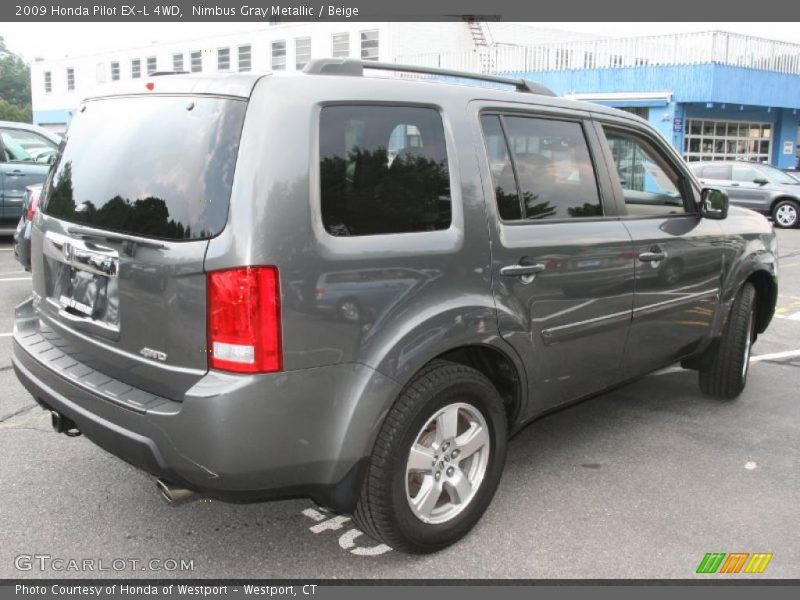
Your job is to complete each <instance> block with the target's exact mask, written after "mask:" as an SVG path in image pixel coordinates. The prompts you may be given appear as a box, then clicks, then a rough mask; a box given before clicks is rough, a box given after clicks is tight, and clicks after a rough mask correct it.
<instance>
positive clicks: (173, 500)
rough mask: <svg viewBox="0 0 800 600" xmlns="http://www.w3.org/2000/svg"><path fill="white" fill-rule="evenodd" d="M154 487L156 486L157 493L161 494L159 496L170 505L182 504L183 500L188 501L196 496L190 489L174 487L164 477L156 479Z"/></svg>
mask: <svg viewBox="0 0 800 600" xmlns="http://www.w3.org/2000/svg"><path fill="white" fill-rule="evenodd" d="M156 488H158V493H159V494H161V497H162V498H164V500H166V501H167V504H169V505H170V506H178V505H179V504H184V503H185V502H190V501H192V500H194V499H195V498H197V493H195V492H193V491H192V490H187V489H185V488H180V487H176V486H174V485H172V484H171V483H170V482H169V481H167V480H166V479H157V480H156Z"/></svg>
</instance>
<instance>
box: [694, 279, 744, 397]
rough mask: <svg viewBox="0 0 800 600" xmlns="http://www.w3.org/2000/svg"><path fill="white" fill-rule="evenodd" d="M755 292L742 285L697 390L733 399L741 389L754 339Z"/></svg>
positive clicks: (703, 368)
mask: <svg viewBox="0 0 800 600" xmlns="http://www.w3.org/2000/svg"><path fill="white" fill-rule="evenodd" d="M755 308H756V290H755V288H754V287H753V285H752V284H751V283H745V284H744V285H743V286H742V288H741V289H740V290H739V294H738V295H737V296H736V300H734V302H733V306H732V307H731V312H730V315H728V322H727V323H725V328H724V330H723V332H722V336H721V337H720V339H719V342H718V344H717V345H716V346H715V347H714V349H713V351H712V354H711V355H710V356H708V357H707V359H706V360H704V361H703V363H704V364H703V366H702V367H701V368H700V389H701V390H702V392H703V393H704V394H707V395H709V396H717V397H718V398H725V399H731V398H735V397H736V396H738V395H739V394H741V393H742V390H744V386H745V384H746V383H747V372H748V371H749V368H750V349H751V348H752V346H753V341H754V340H755Z"/></svg>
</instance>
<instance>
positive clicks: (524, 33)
mask: <svg viewBox="0 0 800 600" xmlns="http://www.w3.org/2000/svg"><path fill="white" fill-rule="evenodd" d="M489 27H490V30H491V33H492V38H493V41H494V42H496V43H500V44H519V43H531V42H532V41H533V40H536V41H537V42H541V41H554V40H556V39H557V38H558V39H561V40H564V41H567V40H574V39H575V38H576V37H584V36H583V35H582V34H574V33H567V32H561V31H556V30H551V29H542V28H540V27H536V26H532V25H528V24H520V23H516V24H515V23H491V24H490V25H489ZM374 29H377V30H378V32H379V57H378V59H379V60H382V61H389V62H391V61H394V60H395V59H397V58H398V57H401V56H404V55H415V54H420V53H424V52H449V51H458V50H462V51H465V50H467V51H468V50H473V49H474V43H473V40H472V36H471V34H470V32H469V28H468V27H467V25H466V24H465V23H463V22H461V21H451V22H434V23H385V22H383V23H350V22H318V23H278V24H272V25H261V26H254V27H253V28H252V29H250V30H246V31H242V32H238V33H234V34H225V35H219V36H213V37H204V38H202V39H196V40H188V41H182V42H175V43H155V44H150V45H146V46H140V47H136V48H127V49H121V50H118V51H112V52H103V53H100V54H94V55H83V56H74V57H64V58H52V59H45V60H37V61H35V62H34V63H33V64H32V65H31V90H32V96H33V112H34V122H37V123H42V122H49V123H60V122H63V123H66V122H67V121H68V120H69V114H68V113H69V111H72V110H74V109H75V108H76V107H77V106H78V105H79V104H80V102H81V100H82V99H83V98H85V97H87V96H92V95H98V94H104V93H112V92H113V91H114V88H115V87H116V84H115V82H112V81H111V63H112V62H119V65H120V82H121V83H124V82H130V81H131V79H132V78H131V60H132V59H136V58H138V59H140V60H141V73H142V85H144V83H145V80H146V76H147V58H148V57H150V56H155V57H156V58H157V61H158V62H157V68H158V70H160V71H170V70H172V55H173V54H174V53H177V52H181V53H183V61H184V63H183V64H184V69H185V70H189V67H190V53H191V52H193V51H197V50H201V51H202V52H203V72H204V73H216V72H217V71H218V69H217V49H218V48H223V47H227V48H230V51H231V52H230V70H231V71H237V70H238V56H237V48H238V46H240V45H244V44H250V45H251V60H252V71H254V72H265V71H269V70H271V44H272V42H273V41H276V40H285V41H286V69H287V70H288V71H292V70H294V69H295V63H296V61H295V40H296V39H297V38H301V37H310V38H311V56H312V58H322V57H326V56H331V54H332V49H331V44H332V35H333V34H335V33H344V32H348V33H349V34H350V57H351V58H361V32H362V31H368V30H374ZM68 68H74V69H75V90H74V91H68V90H67V69H68ZM45 71H50V73H51V77H52V91H51V92H50V93H45V91H44V73H45Z"/></svg>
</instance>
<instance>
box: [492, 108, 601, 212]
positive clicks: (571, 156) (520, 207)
mask: <svg viewBox="0 0 800 600" xmlns="http://www.w3.org/2000/svg"><path fill="white" fill-rule="evenodd" d="M481 121H482V125H483V132H484V140H485V143H486V150H487V155H488V157H489V166H490V170H491V172H492V182H493V187H494V190H495V198H496V201H497V206H498V211H499V213H500V216H501V218H502V219H503V220H505V221H514V220H519V219H521V220H542V219H569V218H580V217H598V216H602V215H603V209H602V206H601V203H600V194H599V191H598V187H597V178H596V176H595V171H594V165H593V163H592V159H591V155H590V154H589V147H588V144H587V142H586V137H585V135H584V133H583V127H582V126H581V124H580V123H576V122H572V121H557V120H552V119H540V118H534V117H517V116H502V117H500V116H497V115H484V116H483V117H482V119H481ZM504 134H505V135H504Z"/></svg>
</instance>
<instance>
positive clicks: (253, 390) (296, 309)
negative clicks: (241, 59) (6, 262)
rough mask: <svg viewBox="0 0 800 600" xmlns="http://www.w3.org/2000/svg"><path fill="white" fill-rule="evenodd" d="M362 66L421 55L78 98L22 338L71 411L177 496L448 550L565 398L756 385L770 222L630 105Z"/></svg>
mask: <svg viewBox="0 0 800 600" xmlns="http://www.w3.org/2000/svg"><path fill="white" fill-rule="evenodd" d="M365 69H382V70H392V71H400V70H405V71H409V70H410V71H414V70H419V69H414V68H413V67H403V66H400V65H387V64H381V63H372V62H364V63H363V64H362V63H361V62H360V61H352V60H334V59H326V60H318V61H314V62H312V63H311V64H310V65H309V66H308V67H307V68H306V70H305V73H301V74H291V75H290V74H281V75H278V74H271V75H257V74H246V75H217V76H203V75H174V76H163V77H153V78H151V79H150V80H148V81H147V82H146V84H145V82H143V83H141V84H139V85H140V86H141V87H140V88H139V87H137V88H133V89H131V90H129V91H128V92H126V93H121V94H120V95H118V96H113V97H102V98H92V99H89V100H87V101H85V102H84V103H83V104H82V106H81V107H80V109H79V110H78V111H76V115H75V117H74V119H73V121H72V124H71V125H70V129H69V132H68V135H67V139H66V144H65V146H64V147H63V148H62V149H61V151H60V152H59V155H58V158H57V161H56V164H55V166H54V169H53V171H52V172H51V175H50V176H49V179H48V181H47V183H46V187H45V191H44V196H43V199H42V202H41V208H40V210H39V211H38V213H37V215H36V217H35V219H34V225H33V232H32V268H33V296H32V298H31V299H30V300H28V301H27V302H25V303H23V304H21V305H20V306H19V307H18V308H17V310H16V323H15V329H14V337H13V340H14V342H13V344H14V345H13V348H14V349H13V353H14V354H13V356H14V358H13V363H14V368H15V370H16V373H17V375H18V377H19V378H20V380H21V381H22V383H23V384H24V385H25V386H26V388H27V389H28V390H29V391H30V392H31V394H33V396H34V397H35V398H36V400H37V401H38V402H39V403H40V404H41V405H42V407H44V408H45V409H47V410H49V411H51V413H52V418H53V425H54V427H55V429H56V430H57V431H60V432H64V433H67V434H69V435H80V434H85V435H86V436H87V437H88V438H90V439H91V440H92V441H94V442H95V443H96V444H98V445H99V446H101V447H103V448H105V449H106V450H108V451H110V452H112V453H114V454H115V455H117V456H119V457H120V458H122V459H123V460H126V461H127V462H129V463H131V464H133V465H136V466H137V467H140V468H141V469H144V470H146V471H148V472H150V473H152V474H153V475H155V476H156V477H157V478H158V485H159V487H160V490H161V492H162V494H163V495H164V497H165V498H167V499H168V500H169V501H171V502H178V501H181V500H186V499H188V498H191V497H193V495H196V494H202V495H206V496H209V497H214V498H219V499H223V500H231V501H259V500H265V499H271V498H285V497H293V496H307V497H310V498H312V499H313V500H314V501H316V502H317V503H318V504H320V505H322V506H325V507H328V508H330V509H332V510H334V511H338V512H343V513H352V514H354V516H355V519H356V521H357V523H358V524H359V526H360V527H361V528H362V529H363V530H364V531H365V532H367V533H368V534H370V535H371V536H374V537H375V538H377V539H379V540H382V541H383V542H385V543H386V544H389V545H391V546H393V547H394V548H397V549H402V550H406V551H411V552H432V551H435V550H438V549H441V548H443V547H445V546H447V545H448V544H451V543H453V542H455V541H456V540H458V539H459V538H461V537H462V536H463V535H465V534H466V533H467V532H468V531H469V530H470V529H471V528H472V527H473V525H475V523H476V522H477V521H478V519H479V518H480V516H481V514H482V513H483V512H484V510H485V509H486V507H487V506H488V505H489V502H490V501H491V499H492V496H493V495H494V492H495V489H496V488H497V485H498V482H499V480H500V476H501V472H502V470H503V464H504V461H505V455H506V444H507V440H508V438H509V436H510V435H512V434H514V433H515V432H517V431H519V430H520V429H521V428H522V427H524V426H525V425H526V424H528V423H530V422H531V421H533V420H534V419H536V418H537V417H539V416H541V415H543V414H545V413H546V412H548V411H552V410H554V409H556V408H558V407H561V406H564V405H567V404H569V403H573V402H575V401H577V400H580V399H583V398H586V397H588V396H591V395H596V394H598V393H599V392H602V391H603V390H606V389H608V388H610V387H613V386H617V385H620V384H622V383H624V382H626V381H630V380H632V379H635V378H637V377H640V376H642V375H644V374H646V373H649V372H651V371H653V370H655V369H659V368H662V367H664V366H665V365H669V364H672V363H676V362H681V364H683V365H684V366H685V367H686V368H690V369H696V370H698V371H699V382H700V387H701V389H702V390H703V391H704V392H705V393H707V394H710V395H714V396H718V397H720V398H734V397H735V396H737V395H738V394H739V393H740V392H741V391H742V389H743V388H744V386H745V382H746V379H747V371H748V362H749V361H748V359H749V355H750V348H751V345H752V343H753V342H754V341H755V339H756V336H757V335H758V334H759V333H760V332H763V331H764V330H765V328H766V327H767V325H768V324H769V322H770V319H771V318H772V315H773V311H774V308H775V300H776V296H777V264H776V258H775V257H776V244H775V236H774V233H773V231H772V227H771V226H770V224H769V223H768V222H767V220H766V219H764V218H763V217H762V216H760V215H757V214H755V213H753V212H751V211H748V210H742V209H737V208H731V209H730V210H729V208H728V203H727V198H726V196H725V194H724V192H720V191H717V190H713V189H701V187H700V186H699V185H698V182H697V180H696V179H695V178H694V177H693V176H692V175H691V174H690V172H689V171H688V170H687V168H686V167H685V165H684V163H683V162H682V161H681V159H680V157H679V156H678V155H677V154H676V153H675V152H674V150H673V149H672V148H671V147H670V146H669V145H668V144H667V143H665V141H664V140H663V139H662V138H661V137H659V135H658V134H657V133H656V131H655V130H654V129H653V128H652V127H651V126H650V125H648V123H647V122H645V121H643V120H641V119H639V118H637V117H635V116H632V115H630V114H628V113H625V112H621V111H617V110H613V109H610V108H604V107H601V106H594V105H591V104H584V103H580V102H575V101H569V100H564V99H559V98H556V97H554V96H553V94H552V93H551V92H550V91H549V90H547V89H545V88H542V87H541V86H538V85H536V84H534V83H531V82H528V81H524V80H518V79H506V78H500V77H490V76H476V75H470V74H466V73H453V72H447V71H439V70H433V69H427V70H419V71H420V72H422V73H423V74H425V75H427V76H436V77H439V78H444V77H446V76H450V77H452V76H457V77H460V78H462V80H463V79H466V78H474V79H480V80H482V81H480V83H481V84H482V85H483V86H482V87H478V86H469V85H452V84H447V83H443V82H441V81H419V80H417V81H413V80H408V79H401V78H393V77H366V76H364V70H365ZM483 80H488V81H483ZM490 82H491V83H496V84H498V85H497V86H496V87H500V86H505V87H511V88H512V89H510V90H500V89H490V88H489V87H487V86H488V84H489V83H490ZM136 83H138V82H136ZM123 116H124V118H122V117H123ZM98 165H102V168H98Z"/></svg>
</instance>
